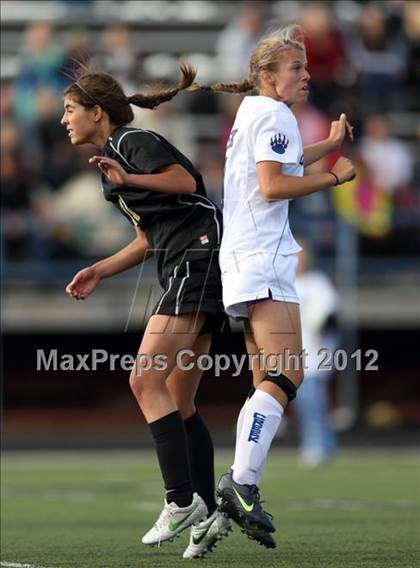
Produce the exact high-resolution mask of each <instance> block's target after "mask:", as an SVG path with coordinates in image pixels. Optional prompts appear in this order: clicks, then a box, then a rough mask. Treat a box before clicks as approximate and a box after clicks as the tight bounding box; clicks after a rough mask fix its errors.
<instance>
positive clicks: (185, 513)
mask: <svg viewBox="0 0 420 568" xmlns="http://www.w3.org/2000/svg"><path fill="white" fill-rule="evenodd" d="M206 516H207V505H206V504H205V503H204V501H203V499H202V498H201V497H200V496H199V495H197V493H194V495H193V500H192V503H191V505H188V507H178V505H177V504H176V503H174V502H172V503H169V504H168V503H167V502H166V501H165V506H164V507H163V511H162V512H161V514H160V515H159V518H158V520H157V521H156V523H155V524H154V526H153V527H152V528H151V529H150V531H149V532H148V533H146V534H145V535H144V537H143V538H142V539H141V541H142V543H143V544H147V545H149V546H155V545H156V544H157V545H158V546H159V545H160V543H161V542H165V541H167V540H172V539H173V538H174V537H176V536H177V535H178V534H179V533H180V532H182V531H183V530H185V529H187V528H188V527H190V526H191V525H192V524H194V523H198V522H199V521H202V520H203V519H205V518H206Z"/></svg>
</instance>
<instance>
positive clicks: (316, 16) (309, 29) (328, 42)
mask: <svg viewBox="0 0 420 568" xmlns="http://www.w3.org/2000/svg"><path fill="white" fill-rule="evenodd" d="M300 23H301V25H302V26H303V29H304V30H305V45H306V55H307V59H308V67H309V69H310V70H311V82H310V89H311V101H312V102H313V103H314V104H315V105H317V106H318V107H320V108H321V109H322V110H324V111H327V112H328V110H329V107H330V104H331V102H332V101H333V100H334V99H335V97H336V96H337V89H338V88H339V87H340V85H342V84H343V83H345V82H346V81H348V78H347V77H346V75H347V74H348V72H347V66H346V58H345V54H344V47H343V40H342V37H341V33H340V32H339V30H338V29H337V28H336V27H335V26H333V23H332V20H331V11H330V9H329V8H328V6H326V5H325V4H322V3H311V4H309V5H307V6H305V7H304V9H303V11H302V14H301V17H300Z"/></svg>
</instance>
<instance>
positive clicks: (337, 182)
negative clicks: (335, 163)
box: [328, 172, 340, 185]
mask: <svg viewBox="0 0 420 568" xmlns="http://www.w3.org/2000/svg"><path fill="white" fill-rule="evenodd" d="M328 173H329V174H331V175H332V176H334V177H335V180H336V181H335V184H334V185H340V180H339V179H338V176H337V175H336V174H335V173H334V172H328Z"/></svg>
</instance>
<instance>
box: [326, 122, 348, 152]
mask: <svg viewBox="0 0 420 568" xmlns="http://www.w3.org/2000/svg"><path fill="white" fill-rule="evenodd" d="M346 134H347V136H348V137H349V138H350V140H351V141H352V142H353V140H354V137H353V126H352V125H351V124H350V123H349V121H348V120H347V117H346V115H345V114H344V113H342V114H341V115H340V118H339V119H338V120H334V121H333V122H332V123H331V129H330V135H329V136H328V140H329V141H330V143H331V145H332V148H333V149H334V150H335V149H337V148H339V147H340V146H341V144H342V143H343V140H344V138H345V137H346Z"/></svg>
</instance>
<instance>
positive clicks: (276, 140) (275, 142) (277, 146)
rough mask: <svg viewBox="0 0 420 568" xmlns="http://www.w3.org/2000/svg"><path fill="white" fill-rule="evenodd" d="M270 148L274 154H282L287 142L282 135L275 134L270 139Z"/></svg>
mask: <svg viewBox="0 0 420 568" xmlns="http://www.w3.org/2000/svg"><path fill="white" fill-rule="evenodd" d="M270 144H271V148H272V149H273V152H276V154H284V153H285V151H286V148H287V146H288V145H289V140H288V139H287V138H286V136H285V135H284V134H280V132H279V133H278V134H276V135H275V136H272V137H271V138H270Z"/></svg>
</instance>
